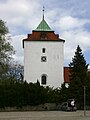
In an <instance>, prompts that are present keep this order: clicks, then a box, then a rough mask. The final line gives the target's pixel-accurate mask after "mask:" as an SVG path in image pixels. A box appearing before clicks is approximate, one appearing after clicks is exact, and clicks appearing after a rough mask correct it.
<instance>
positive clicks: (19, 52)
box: [11, 35, 26, 64]
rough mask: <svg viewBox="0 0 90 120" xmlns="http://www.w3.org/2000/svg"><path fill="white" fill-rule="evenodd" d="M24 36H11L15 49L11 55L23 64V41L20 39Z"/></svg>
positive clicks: (24, 36)
mask: <svg viewBox="0 0 90 120" xmlns="http://www.w3.org/2000/svg"><path fill="white" fill-rule="evenodd" d="M24 38H26V35H17V36H13V37H12V43H11V44H12V46H14V49H15V51H16V54H15V55H13V58H14V60H15V61H19V62H20V63H21V64H24V53H23V43H22V40H23V39H24Z"/></svg>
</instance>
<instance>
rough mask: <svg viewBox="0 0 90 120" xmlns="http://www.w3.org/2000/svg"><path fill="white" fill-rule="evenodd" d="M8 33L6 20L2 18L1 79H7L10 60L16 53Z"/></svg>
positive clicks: (0, 36)
mask: <svg viewBox="0 0 90 120" xmlns="http://www.w3.org/2000/svg"><path fill="white" fill-rule="evenodd" d="M8 33H9V32H8V28H7V27H6V25H5V22H4V21H2V20H0V80H1V79H5V76H6V74H7V70H8V62H9V61H10V60H11V56H12V54H14V50H13V46H11V45H10V41H9V40H10V38H8V36H7V34H8Z"/></svg>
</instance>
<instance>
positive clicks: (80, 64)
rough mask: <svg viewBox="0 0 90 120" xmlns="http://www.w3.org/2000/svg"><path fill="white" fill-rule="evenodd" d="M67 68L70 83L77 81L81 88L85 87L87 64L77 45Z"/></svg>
mask: <svg viewBox="0 0 90 120" xmlns="http://www.w3.org/2000/svg"><path fill="white" fill-rule="evenodd" d="M69 67H70V74H71V75H70V80H71V82H74V81H79V82H81V84H82V85H83V86H84V85H86V84H87V83H86V81H87V70H88V64H87V63H86V61H85V58H84V55H83V54H82V50H81V48H80V47H79V45H78V46H77V49H76V52H75V56H74V58H72V62H71V63H70V64H69Z"/></svg>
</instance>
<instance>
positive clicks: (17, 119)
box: [0, 111, 90, 120]
mask: <svg viewBox="0 0 90 120" xmlns="http://www.w3.org/2000/svg"><path fill="white" fill-rule="evenodd" d="M0 120H90V111H87V112H86V117H84V112H83V111H76V112H62V111H34V112H0Z"/></svg>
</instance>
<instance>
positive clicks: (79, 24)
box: [0, 0, 90, 66]
mask: <svg viewBox="0 0 90 120" xmlns="http://www.w3.org/2000/svg"><path fill="white" fill-rule="evenodd" d="M43 6H44V7H45V12H44V15H45V20H46V22H47V23H48V25H49V26H50V27H51V29H52V30H54V31H55V33H56V34H59V37H60V38H61V39H64V40H65V43H64V66H68V64H69V63H70V62H71V61H72V57H74V54H75V51H76V48H77V46H78V45H79V46H80V48H81V49H82V53H83V55H84V57H85V60H86V62H87V64H90V0H0V19H2V20H3V21H5V22H6V26H7V27H8V29H9V35H10V36H11V41H10V42H11V44H12V45H13V47H14V49H15V51H16V54H15V55H14V56H13V57H14V59H15V60H16V61H18V62H19V63H21V64H23V63H24V50H23V47H22V40H23V39H24V38H26V37H27V34H31V33H32V30H34V29H36V27H37V26H38V25H39V23H40V22H41V20H42V16H43V12H42V10H43Z"/></svg>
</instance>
